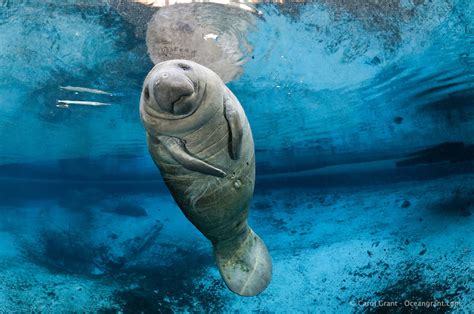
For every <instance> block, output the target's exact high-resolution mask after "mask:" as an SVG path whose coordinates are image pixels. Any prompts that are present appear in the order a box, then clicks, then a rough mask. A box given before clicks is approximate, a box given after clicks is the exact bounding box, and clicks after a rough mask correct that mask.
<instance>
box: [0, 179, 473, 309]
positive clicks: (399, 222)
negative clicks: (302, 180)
mask: <svg viewBox="0 0 474 314" xmlns="http://www.w3.org/2000/svg"><path fill="white" fill-rule="evenodd" d="M473 187H474V176H473V175H460V176H453V177H449V178H442V179H437V180H432V181H413V182H404V183H397V184H391V185H379V186H371V187H351V188H338V189H324V190H321V189H315V188H309V187H308V188H303V187H301V188H292V189H288V188H281V189H280V188H271V189H270V188H258V189H257V194H256V195H255V198H254V201H253V207H252V211H251V217H250V223H251V225H252V226H253V228H254V229H255V230H256V232H258V234H259V235H261V237H262V238H263V239H264V240H265V242H266V243H267V245H268V248H269V250H270V252H271V254H272V257H273V263H274V269H273V271H274V274H273V281H272V283H271V285H270V286H269V287H268V289H267V290H266V291H264V292H263V293H262V294H261V295H259V296H257V297H253V298H242V297H238V296H236V295H234V294H232V293H231V292H229V291H228V290H227V289H226V288H225V287H224V286H223V283H222V281H221V279H220V277H219V274H218V271H217V268H216V267H215V265H214V263H213V259H212V251H211V248H210V245H209V244H208V243H207V241H206V240H205V239H204V238H203V237H202V236H201V235H200V234H199V233H198V232H197V231H196V230H195V228H194V227H193V226H192V225H191V224H190V223H189V222H188V221H187V220H186V219H185V218H184V216H183V215H182V214H181V212H180V211H179V209H178V208H177V207H176V206H175V205H174V203H173V202H172V200H171V198H170V196H168V195H167V194H163V195H161V194H156V195H122V196H117V195H114V196H113V197H112V196H110V195H104V194H101V192H100V191H95V190H84V191H77V192H76V193H77V195H76V197H74V196H73V195H63V196H61V197H58V199H52V200H48V201H44V200H43V201H41V202H39V201H38V202H30V203H21V204H18V203H17V204H10V205H8V206H10V207H8V206H4V208H2V216H3V219H2V220H0V234H1V236H0V265H1V267H0V282H2V284H1V285H0V312H2V313H3V312H4V313H11V312H31V311H34V312H66V311H67V312H98V311H100V312H104V313H107V312H116V311H118V310H121V311H123V312H125V313H132V312H133V313H138V312H140V311H143V312H152V311H157V310H161V311H162V312H168V311H186V310H188V311H189V310H195V311H199V310H210V311H239V312H240V311H242V312H250V311H252V310H261V311H264V312H288V311H289V310H291V311H293V312H295V311H296V312H307V311H310V310H318V312H321V313H322V312H326V313H333V312H339V313H342V312H375V311H376V310H381V309H380V306H383V305H382V304H381V303H378V301H384V302H392V303H390V304H391V305H392V306H393V304H394V302H398V306H399V310H401V309H402V308H401V307H403V306H406V303H405V301H412V302H416V301H439V302H441V301H444V302H452V303H451V304H450V306H442V305H441V304H440V303H438V304H437V307H436V308H430V309H427V308H424V307H420V308H418V310H425V311H428V310H430V312H433V311H434V312H451V311H461V312H463V311H464V312H466V311H469V309H473V308H474V303H473V301H472V300H473V297H474V294H473V287H472V285H473V282H474V280H473V276H474V273H473V255H472V249H473V242H474V238H473V237H472V230H473V227H474V222H473V219H472V211H473V209H474V207H473V206H474V204H473V202H472V200H473V198H474V188H473ZM78 199H81V200H82V203H81V202H78V201H77V200H78ZM411 304H412V305H413V304H414V303H411ZM377 307H379V308H377ZM405 309H408V308H405ZM411 309H413V307H412V308H411Z"/></svg>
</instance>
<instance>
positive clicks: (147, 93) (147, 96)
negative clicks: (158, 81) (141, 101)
mask: <svg viewBox="0 0 474 314" xmlns="http://www.w3.org/2000/svg"><path fill="white" fill-rule="evenodd" d="M143 94H144V95H145V100H149V99H150V89H149V88H148V86H147V87H145V91H144V92H143Z"/></svg>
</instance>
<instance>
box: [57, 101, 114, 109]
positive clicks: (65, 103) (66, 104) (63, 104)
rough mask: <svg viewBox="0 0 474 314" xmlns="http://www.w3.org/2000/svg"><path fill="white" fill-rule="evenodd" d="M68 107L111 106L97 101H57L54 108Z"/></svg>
mask: <svg viewBox="0 0 474 314" xmlns="http://www.w3.org/2000/svg"><path fill="white" fill-rule="evenodd" d="M69 105H81V106H110V105H111V104H108V103H104V102H97V101H81V100H58V101H57V104H56V107H58V108H69Z"/></svg>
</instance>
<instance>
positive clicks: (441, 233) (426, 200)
mask: <svg viewBox="0 0 474 314" xmlns="http://www.w3.org/2000/svg"><path fill="white" fill-rule="evenodd" d="M124 3H125V4H124ZM124 3H122V2H120V1H108V2H105V1H104V2H101V1H98V2H87V1H76V2H65V3H63V2H59V1H49V2H44V3H39V2H38V3H34V2H33V3H29V2H28V3H22V4H20V3H17V2H15V1H0V130H1V132H0V211H1V214H2V215H1V216H2V218H0V265H1V267H0V313H3V312H5V313H10V312H31V311H35V312H58V313H61V312H73V311H76V312H78V311H85V312H98V311H103V312H119V311H122V312H126V313H138V312H146V313H148V312H156V311H162V312H171V311H175V312H176V311H177V312H182V311H213V312H228V311H239V312H240V311H243V312H251V311H264V312H326V313H345V312H377V311H379V312H383V311H387V312H391V311H394V312H396V311H398V312H404V311H405V312H406V311H410V310H412V311H425V312H436V311H437V312H471V311H473V310H474V304H473V301H472V300H473V285H472V283H473V276H474V272H473V255H472V249H473V244H474V243H473V242H474V237H473V236H472V230H473V227H474V225H473V221H472V211H473V210H474V205H473V204H474V189H473V186H474V184H473V183H474V175H473V173H474V162H473V160H474V141H473V136H472V134H473V132H474V122H473V121H474V120H473V118H474V106H473V104H474V88H473V87H474V13H473V12H474V5H473V3H474V2H472V1H468V0H459V1H454V0H444V1H442V0H438V1H390V2H389V3H390V5H389V4H378V2H377V1H367V2H366V3H365V4H360V5H355V4H351V1H347V2H345V1H332V0H326V1H316V2H315V3H311V4H286V5H258V6H257V9H258V10H259V11H260V13H261V14H260V15H259V16H258V17H256V18H255V27H254V28H252V29H251V30H249V32H248V34H245V35H246V36H247V40H248V42H249V44H250V45H251V46H252V49H251V51H250V54H249V55H248V56H247V57H248V60H247V62H246V63H244V64H243V66H242V67H243V74H242V75H241V76H240V77H239V78H238V79H236V80H233V81H231V82H229V83H228V86H229V87H230V89H231V90H232V91H233V92H234V93H235V95H236V96H237V97H238V98H239V100H240V102H241V103H242V105H243V107H244V109H245V112H246V114H247V116H248V118H249V121H250V124H251V127H252V131H253V136H254V139H255V147H256V160H257V183H256V192H255V197H254V200H253V203H252V204H253V205H252V208H251V212H250V223H251V225H252V226H253V227H254V229H255V230H256V231H257V233H258V234H259V235H260V236H261V237H262V238H263V239H264V240H265V242H266V244H267V246H268V248H269V250H270V253H271V255H272V257H273V263H274V277H273V281H272V283H271V285H270V286H269V287H268V289H267V290H266V291H265V292H263V293H262V294H261V295H259V296H257V297H253V298H240V297H238V296H235V295H233V294H232V293H231V292H229V291H228V290H227V289H226V288H225V286H224V284H223V282H222V281H221V279H220V276H219V274H218V271H217V268H216V267H215V264H214V261H213V257H212V250H211V247H210V245H209V243H208V242H207V241H206V240H205V239H204V238H203V236H202V235H200V234H199V233H198V231H196V230H195V229H194V227H193V226H192V225H191V224H190V223H189V222H188V221H187V220H186V219H185V217H184V216H183V215H182V213H181V212H180V210H179V208H178V207H177V206H176V205H175V203H174V201H173V200H172V198H171V196H170V195H169V194H168V192H167V190H166V187H165V186H164V184H163V183H162V181H161V177H160V175H159V172H158V170H157V169H156V167H155V166H154V164H153V162H152V160H151V158H150V157H149V155H148V152H147V147H146V141H145V133H144V130H143V127H142V125H141V123H140V119H139V114H138V102H139V98H140V91H141V85H142V83H143V79H144V77H145V76H146V74H147V73H148V71H149V70H150V69H151V68H152V66H153V63H152V61H151V60H150V58H149V56H148V53H147V43H146V38H145V34H144V32H145V30H146V27H147V22H148V20H149V18H150V16H151V15H152V14H153V13H154V12H155V11H156V10H158V9H156V8H147V7H141V5H140V4H130V3H128V5H127V2H124ZM387 3H388V2H387ZM137 8H138V11H136V10H137ZM141 10H143V11H141ZM137 12H139V13H137ZM134 14H135V15H134ZM137 14H138V15H137ZM64 86H81V87H87V88H94V89H100V90H104V91H107V92H108V93H109V94H107V95H101V94H92V93H82V92H77V93H75V92H73V91H68V90H65V89H61V88H60V87H64ZM65 99H66V100H80V101H96V102H103V103H108V104H111V105H110V106H101V107H93V106H92V107H91V106H70V107H69V108H60V107H57V106H56V105H57V101H58V100H65ZM379 301H383V302H398V303H397V305H394V304H391V305H387V304H382V303H378V302H379ZM406 301H413V302H415V301H436V302H438V304H437V307H436V308H432V307H430V308H428V307H427V306H428V305H426V304H424V305H420V306H419V307H418V308H416V306H415V305H414V304H413V303H411V304H410V303H407V304H405V302H406ZM441 301H444V302H445V303H446V304H448V305H445V304H443V305H440V303H439V302H441Z"/></svg>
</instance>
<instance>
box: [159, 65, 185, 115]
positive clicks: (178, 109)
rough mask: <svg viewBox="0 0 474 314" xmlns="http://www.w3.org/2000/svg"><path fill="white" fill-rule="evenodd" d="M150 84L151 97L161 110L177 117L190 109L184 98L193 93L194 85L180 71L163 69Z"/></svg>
mask: <svg viewBox="0 0 474 314" xmlns="http://www.w3.org/2000/svg"><path fill="white" fill-rule="evenodd" d="M152 84H153V86H152V89H153V96H154V98H155V101H156V103H157V105H158V106H159V107H160V108H161V110H163V111H166V112H169V113H172V114H178V115H179V114H185V113H187V112H188V111H190V110H191V109H192V108H191V107H192V105H191V104H189V103H187V102H186V98H187V96H191V95H192V94H193V93H194V84H193V82H192V81H191V80H190V79H189V77H188V76H186V75H185V74H184V73H183V72H182V71H179V70H177V69H173V68H170V69H163V70H162V71H159V72H158V73H157V75H156V76H155V77H154V80H153V82H152Z"/></svg>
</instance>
